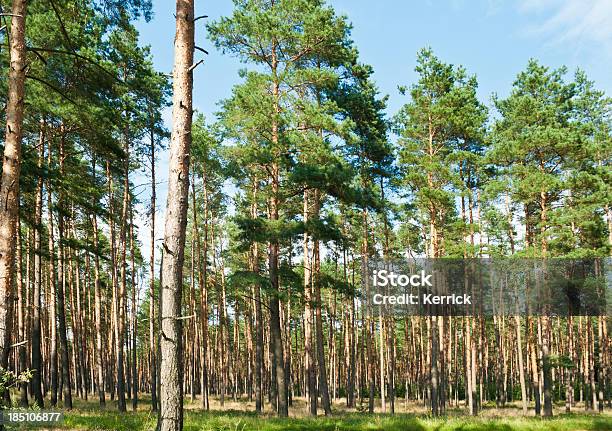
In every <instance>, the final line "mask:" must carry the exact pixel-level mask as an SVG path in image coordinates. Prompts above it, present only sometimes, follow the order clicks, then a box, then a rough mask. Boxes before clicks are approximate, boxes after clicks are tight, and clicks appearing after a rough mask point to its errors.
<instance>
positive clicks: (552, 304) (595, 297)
mask: <svg viewBox="0 0 612 431" xmlns="http://www.w3.org/2000/svg"><path fill="white" fill-rule="evenodd" d="M367 272H368V273H367V276H366V278H365V279H364V280H363V281H364V282H363V283H362V286H361V289H362V292H361V297H362V298H363V299H364V302H365V305H366V306H367V307H369V309H370V311H371V313H372V314H373V315H379V314H383V315H395V316H398V315H400V316H401V315H420V316H443V315H450V316H470V315H472V316H493V315H534V316H537V315H550V316H570V315H571V316H599V315H606V314H611V313H610V312H611V311H612V307H611V301H612V260H611V259H610V258H601V259H557V258H550V259H528V258H487V259H406V260H400V259H394V260H384V259H377V260H370V261H369V263H368V268H367Z"/></svg>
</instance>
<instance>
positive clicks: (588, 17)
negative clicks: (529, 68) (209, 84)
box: [518, 0, 612, 53]
mask: <svg viewBox="0 0 612 431" xmlns="http://www.w3.org/2000/svg"><path fill="white" fill-rule="evenodd" d="M518 8H519V11H520V12H522V13H524V14H526V15H533V19H534V20H535V21H537V22H535V23H533V24H532V26H531V27H530V28H529V29H528V32H529V33H531V34H538V35H541V36H543V37H545V38H547V39H548V41H549V42H550V43H551V44H558V45H561V44H575V45H576V46H577V47H580V46H583V45H584V44H587V43H588V44H591V45H592V44H593V43H595V44H597V45H599V47H600V48H603V49H604V50H605V51H607V52H608V53H612V1H611V0H521V1H520V2H519V6H518Z"/></svg>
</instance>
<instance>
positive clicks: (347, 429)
mask: <svg viewBox="0 0 612 431" xmlns="http://www.w3.org/2000/svg"><path fill="white" fill-rule="evenodd" d="M294 402H295V406H294V408H293V409H292V413H293V414H296V415H297V416H301V415H303V414H305V413H304V412H305V411H306V410H305V408H304V407H305V406H304V405H302V404H303V403H302V401H299V402H298V401H295V400H294ZM211 403H215V406H217V404H216V402H215V401H214V400H212V399H211ZM300 403H302V404H300ZM185 405H186V409H185V420H184V425H185V427H184V429H185V430H186V431H489V430H491V431H495V430H497V431H531V430H535V431H544V430H552V431H612V412H610V411H609V410H608V409H606V412H605V413H604V414H603V415H598V414H595V413H593V414H585V413H572V414H557V415H556V416H555V417H553V418H552V419H541V418H538V417H522V416H520V408H519V407H517V406H515V405H511V406H508V407H507V408H505V409H495V408H486V409H485V410H483V412H482V414H481V416H479V417H470V416H466V415H465V410H464V409H460V408H455V409H450V408H449V409H448V410H447V413H448V416H446V417H441V418H435V419H434V418H431V417H428V416H427V415H426V414H422V410H421V412H418V411H414V412H411V413H402V414H396V415H395V416H391V415H385V414H374V415H369V414H367V413H360V412H355V411H347V410H342V409H341V404H340V405H337V406H335V411H336V412H337V413H336V414H334V415H333V416H332V417H324V416H319V417H318V418H311V417H292V418H288V419H279V418H276V417H275V416H273V415H272V413H271V412H270V411H268V413H266V414H263V415H256V414H255V413H254V412H250V411H248V410H249V409H250V408H251V406H250V405H246V404H245V403H243V402H238V403H235V404H234V405H233V406H234V407H229V408H239V409H240V408H242V409H243V410H225V411H222V410H219V409H216V410H211V411H209V412H205V411H202V410H199V401H196V402H192V401H190V400H188V399H186V400H185ZM148 406H149V400H148V399H147V397H146V396H145V397H143V399H142V400H141V403H140V405H139V410H138V411H137V412H132V411H128V412H127V413H123V414H120V413H118V412H117V406H116V401H108V402H107V406H106V409H105V410H101V409H100V407H99V405H98V403H97V401H96V400H95V399H94V400H89V401H84V400H81V399H75V400H74V407H75V409H74V410H72V411H69V412H66V411H65V412H64V421H63V423H62V424H61V425H60V426H58V427H56V428H53V429H63V430H81V431H85V430H98V431H101V430H112V431H149V430H155V424H156V421H157V417H156V415H155V414H153V413H151V412H149V410H148ZM211 406H212V404H211ZM558 407H559V406H558ZM562 407H563V406H560V408H559V410H560V409H561V408H562ZM129 408H130V405H129V403H128V409H129ZM576 411H577V412H579V410H578V409H577V410H576ZM531 414H533V412H531ZM8 429H16V430H21V429H32V428H31V427H29V428H28V427H21V428H8ZM38 429H41V428H38ZM43 429H48V428H43Z"/></svg>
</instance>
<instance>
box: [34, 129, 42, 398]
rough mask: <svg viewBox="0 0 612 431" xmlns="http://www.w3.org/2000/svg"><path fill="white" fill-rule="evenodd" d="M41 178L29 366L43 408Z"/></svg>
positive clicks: (37, 193) (35, 240)
mask: <svg viewBox="0 0 612 431" xmlns="http://www.w3.org/2000/svg"><path fill="white" fill-rule="evenodd" d="M44 143H45V122H44V120H41V121H40V131H39V139H38V145H39V147H38V167H39V169H40V168H42V162H43V159H44V153H45V147H44ZM42 194H43V179H42V176H39V177H38V179H37V183H36V206H35V209H34V225H35V226H34V289H33V290H34V291H33V298H32V344H31V366H32V370H33V374H32V395H33V396H34V400H35V401H36V405H37V406H38V407H39V408H41V409H42V408H44V405H45V402H44V398H43V393H42V367H43V362H42V354H41V351H40V346H41V339H42V335H41V315H40V307H41V293H42V291H43V284H42V283H43V280H42V258H41V254H42V246H41V235H40V230H41V228H42V226H41V224H42V200H43V195H42Z"/></svg>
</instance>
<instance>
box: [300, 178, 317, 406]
mask: <svg viewBox="0 0 612 431" xmlns="http://www.w3.org/2000/svg"><path fill="white" fill-rule="evenodd" d="M309 220H310V191H309V190H304V223H305V224H306V223H307V222H308V221H309ZM303 247H304V365H305V371H306V382H307V386H306V391H307V397H308V400H307V404H308V408H309V412H310V414H311V415H312V416H316V415H317V399H318V398H317V380H316V357H315V354H314V348H313V345H312V341H313V340H312V333H313V327H314V314H313V308H312V306H313V298H312V279H313V277H312V272H313V271H312V269H313V259H312V246H311V240H310V235H309V234H308V232H304V243H303Z"/></svg>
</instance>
